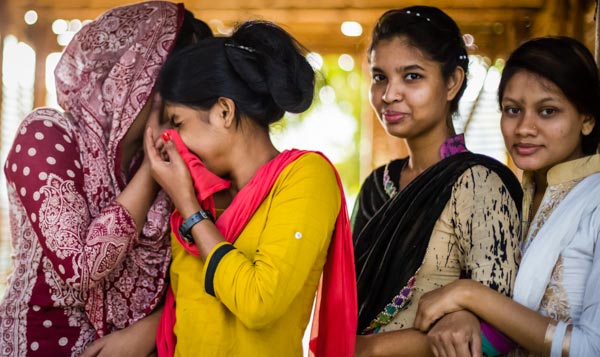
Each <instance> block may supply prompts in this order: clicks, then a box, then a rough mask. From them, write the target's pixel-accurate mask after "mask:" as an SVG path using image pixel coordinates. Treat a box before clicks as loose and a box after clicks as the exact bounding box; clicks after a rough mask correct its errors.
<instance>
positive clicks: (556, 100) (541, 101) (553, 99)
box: [502, 96, 560, 104]
mask: <svg viewBox="0 0 600 357" xmlns="http://www.w3.org/2000/svg"><path fill="white" fill-rule="evenodd" d="M505 101H507V102H513V103H523V101H522V100H518V99H514V98H511V97H506V96H505V97H504V98H503V99H502V102H503V103H504V102H505ZM559 101H560V100H559V99H558V98H555V97H544V98H542V99H540V100H536V101H535V103H536V104H544V103H546V102H559Z"/></svg>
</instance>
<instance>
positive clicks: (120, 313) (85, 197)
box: [0, 1, 212, 356]
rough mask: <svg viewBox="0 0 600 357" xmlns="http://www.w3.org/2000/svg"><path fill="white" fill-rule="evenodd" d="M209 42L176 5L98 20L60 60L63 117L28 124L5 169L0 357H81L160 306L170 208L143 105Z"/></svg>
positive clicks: (55, 114) (38, 113)
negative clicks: (177, 62)
mask: <svg viewBox="0 0 600 357" xmlns="http://www.w3.org/2000/svg"><path fill="white" fill-rule="evenodd" d="M211 35H212V34H211V32H210V29H209V28H208V27H207V26H206V25H205V24H204V23H202V22H201V21H199V20H196V19H194V18H193V16H192V15H191V13H189V11H186V10H185V9H184V8H183V6H181V5H175V4H172V3H167V2H159V1H156V2H147V3H140V4H135V5H131V6H124V7H119V8H115V9H112V10H110V11H108V12H106V13H105V14H103V15H102V16H100V17H99V18H98V19H97V20H95V21H93V22H92V23H90V24H89V25H87V26H85V27H84V28H83V29H82V30H81V31H80V32H79V33H78V34H77V35H76V36H75V38H74V39H73V41H72V42H71V43H70V44H69V46H68V47H67V48H66V49H65V52H64V53H63V56H62V58H61V60H60V62H59V64H58V66H57V67H56V71H55V77H56V83H57V84H56V86H57V93H58V102H59V103H60V105H61V107H62V108H63V109H64V112H61V111H57V110H54V109H50V108H41V109H36V110H35V111H33V112H32V113H31V114H29V115H28V116H27V117H26V118H25V119H24V120H23V122H22V124H21V126H20V127H19V130H18V132H17V134H16V137H15V141H14V144H13V146H12V148H11V151H10V153H9V155H8V159H7V161H6V164H5V166H4V172H5V174H6V177H7V182H8V195H9V200H10V222H11V228H12V248H13V274H12V276H11V277H10V279H9V285H8V289H7V293H6V295H5V297H4V299H3V301H2V303H1V304H0V356H6V355H10V356H21V355H30V356H35V355H60V356H67V355H79V354H80V353H81V352H82V351H83V350H84V349H85V347H86V346H88V345H89V343H90V342H91V341H93V340H94V339H96V338H98V337H101V336H104V335H106V334H109V333H110V332H112V331H116V330H119V329H123V328H125V327H127V326H129V325H131V324H133V323H135V322H137V321H139V320H141V319H143V318H144V317H146V316H148V315H149V314H150V313H151V312H152V311H153V310H154V309H155V308H156V307H157V305H158V304H159V302H160V301H161V298H162V296H163V293H164V291H165V278H166V276H167V269H168V264H169V261H170V257H171V253H170V248H169V239H168V233H167V228H168V217H169V214H170V213H171V210H172V207H171V204H170V202H169V201H168V199H167V197H166V195H165V194H164V193H163V192H159V186H158V185H157V184H156V182H155V181H154V179H153V178H152V176H151V175H150V171H149V165H148V161H147V159H146V158H145V156H144V155H143V146H142V143H143V132H144V128H145V127H147V126H153V127H155V128H156V129H158V127H159V126H160V124H159V116H160V115H159V114H160V110H161V108H160V106H159V105H154V106H153V105H152V102H153V101H152V100H151V98H152V91H153V87H154V84H155V82H156V78H157V76H158V72H159V69H160V68H161V66H162V65H163V63H164V62H165V60H166V58H167V56H168V55H169V54H170V53H171V52H173V50H174V49H175V50H176V49H177V48H180V47H182V46H185V45H186V44H188V43H191V42H194V41H195V40H196V39H198V38H201V37H205V36H211ZM148 347H149V348H153V346H148ZM138 352H141V351H138ZM148 352H150V351H148Z"/></svg>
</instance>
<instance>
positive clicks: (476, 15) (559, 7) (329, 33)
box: [0, 0, 593, 58]
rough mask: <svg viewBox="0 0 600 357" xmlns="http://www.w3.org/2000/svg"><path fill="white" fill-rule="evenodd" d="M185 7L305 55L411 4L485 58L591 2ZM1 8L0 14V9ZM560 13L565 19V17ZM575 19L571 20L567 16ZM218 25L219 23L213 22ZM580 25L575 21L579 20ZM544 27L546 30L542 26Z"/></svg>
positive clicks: (190, 1)
mask: <svg viewBox="0 0 600 357" xmlns="http://www.w3.org/2000/svg"><path fill="white" fill-rule="evenodd" d="M183 2H184V4H185V5H186V7H187V8H188V9H190V10H192V11H193V12H194V13H195V14H196V16H197V17H199V18H201V19H203V20H204V21H206V22H208V23H210V25H211V26H212V27H213V29H214V30H217V27H219V26H220V25H219V24H220V23H223V24H224V26H225V27H228V26H232V25H233V24H234V23H235V22H239V21H242V20H245V19H249V18H261V19H267V20H272V21H275V22H277V23H279V24H281V25H282V26H284V27H285V28H287V29H288V30H289V31H290V32H291V33H292V34H293V35H294V36H295V37H296V38H298V40H300V42H302V43H303V44H304V45H305V46H306V47H308V48H309V49H311V50H315V51H319V52H322V53H327V52H335V53H340V52H350V53H352V52H362V51H364V48H365V47H366V45H367V44H368V35H369V32H370V29H371V27H372V25H373V23H374V22H375V21H376V20H377V18H378V17H379V16H380V15H381V14H382V13H383V12H384V11H385V10H387V9H390V8H394V7H404V6H409V5H415V4H429V5H435V6H438V7H440V8H442V9H444V10H445V11H446V12H447V13H448V14H449V15H450V16H452V17H453V18H454V19H455V20H456V21H457V22H458V24H459V26H460V27H461V29H462V30H463V32H464V33H470V34H472V35H473V36H474V37H475V41H476V44H477V46H478V48H479V51H480V52H481V53H483V54H485V55H488V56H490V57H492V58H493V57H496V56H499V55H503V54H505V53H506V52H507V51H509V50H510V48H512V47H513V46H514V45H516V44H517V43H518V42H520V40H522V39H523V38H525V37H527V36H529V35H530V34H531V32H532V31H533V30H535V28H536V27H538V28H540V27H541V28H544V27H543V26H541V25H540V24H537V23H538V22H551V23H552V22H554V20H556V18H557V16H558V17H564V18H567V20H565V21H568V17H569V16H571V17H573V16H576V17H577V18H578V19H579V20H581V19H582V18H583V17H584V15H585V14H586V13H588V12H589V8H590V7H591V3H593V0H581V1H577V0H546V1H544V0H439V1H427V0H423V1H420V2H415V1H390V0H243V1H240V0H216V1H215V0H212V1H206V0H185V1H183ZM127 3H130V1H123V0H121V1H119V0H0V12H1V13H2V14H4V15H2V14H0V16H2V18H0V20H1V21H2V24H3V27H4V28H6V29H8V30H9V31H11V32H17V33H19V32H23V33H25V34H26V35H27V33H28V32H31V31H32V30H31V29H28V28H27V25H25V24H24V22H23V20H22V19H23V14H24V13H25V12H26V11H27V10H30V9H33V10H36V11H37V13H38V15H39V20H38V22H37V23H36V24H35V25H33V26H35V27H37V28H38V29H37V32H49V31H50V28H49V26H51V23H52V22H53V21H54V20H55V19H59V18H62V19H66V20H69V19H75V18H79V19H81V20H83V19H93V18H95V17H96V16H98V15H99V14H100V13H102V12H103V11H105V10H106V9H108V8H111V7H115V6H120V5H124V4H127ZM2 6H4V7H5V8H4V9H2V8H1V7H2ZM565 11H566V12H568V13H570V14H565ZM573 14H575V15H573ZM348 20H352V21H358V22H359V23H361V24H362V25H363V28H364V31H363V34H362V36H360V37H346V36H344V35H343V34H342V33H341V31H340V25H341V23H342V22H344V21H348ZM219 21H220V22H219ZM580 22H581V21H580ZM545 27H546V28H547V27H548V26H545Z"/></svg>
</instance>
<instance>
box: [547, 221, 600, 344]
mask: <svg viewBox="0 0 600 357" xmlns="http://www.w3.org/2000/svg"><path fill="white" fill-rule="evenodd" d="M598 213H599V212H598V210H596V212H595V216H598ZM596 219H597V218H596ZM599 235H600V232H598V231H596V236H599ZM595 241H596V245H595V249H594V258H593V259H594V260H593V263H592V269H591V272H590V275H589V277H588V278H587V283H586V286H585V292H584V294H583V304H582V310H581V311H582V312H581V317H580V319H579V322H578V323H577V324H576V325H574V326H573V331H572V335H571V349H570V353H571V356H598V355H600V248H599V246H598V242H599V240H598V238H596V240H595ZM557 337H558V336H557V335H554V339H557ZM565 338H566V337H565ZM554 339H553V342H554ZM559 342H560V341H559ZM561 345H562V343H559V344H557V346H556V348H555V344H554V343H553V344H552V347H553V348H552V352H553V355H554V353H555V352H556V353H560V352H559V351H558V347H562V346H561Z"/></svg>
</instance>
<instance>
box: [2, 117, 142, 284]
mask: <svg viewBox="0 0 600 357" xmlns="http://www.w3.org/2000/svg"><path fill="white" fill-rule="evenodd" d="M59 115H60V114H57V113H56V112H55V111H53V110H48V109H46V110H38V111H36V112H35V113H34V114H33V115H32V116H30V117H29V118H27V119H26V120H25V121H24V123H23V124H22V126H21V129H20V131H19V133H18V135H17V136H16V138H15V142H14V144H13V147H12V149H11V151H10V153H9V156H8V159H7V163H8V166H7V169H6V170H5V172H6V177H7V181H8V184H9V185H10V186H11V187H12V190H14V192H15V193H16V194H17V195H18V199H19V201H20V202H19V203H20V204H21V205H22V207H23V209H24V211H25V213H26V215H27V217H28V218H29V222H30V223H31V226H32V228H33V230H34V232H35V234H36V236H37V237H38V239H39V241H40V244H41V245H42V249H43V250H44V254H45V255H46V256H47V257H48V258H49V259H50V260H51V261H52V263H53V264H52V265H53V266H54V267H57V268H59V269H57V274H59V276H60V277H61V278H62V280H63V281H64V282H65V283H67V284H68V285H70V286H71V287H73V288H74V289H75V290H79V291H87V290H88V289H90V288H91V287H93V286H95V285H96V284H98V283H99V282H100V281H102V280H103V278H104V277H106V276H107V275H108V274H109V273H110V272H112V270H113V269H114V268H115V267H117V266H118V265H119V264H120V262H122V260H123V258H124V256H125V253H126V252H127V251H128V250H129V249H130V247H131V245H132V244H133V243H134V242H135V240H136V238H137V234H136V226H135V223H134V220H133V219H132V217H131V215H130V214H129V213H128V211H127V209H126V208H125V207H124V206H123V205H121V204H120V203H118V202H112V203H110V204H108V205H107V206H106V207H104V208H103V209H102V210H101V211H100V212H97V213H95V215H96V216H95V217H94V218H92V212H95V211H96V210H99V209H100V208H99V207H93V208H91V207H89V206H88V202H87V199H86V194H85V192H84V191H83V188H84V185H85V184H86V183H85V178H84V173H83V171H84V167H85V166H84V163H83V162H82V161H81V155H80V152H79V146H78V145H77V144H76V142H75V140H76V138H75V136H74V135H72V133H71V131H70V130H68V126H67V125H66V124H61V122H60V119H58V120H57V119H56V118H57V117H58V116H59ZM38 138H41V139H38ZM32 162H35V164H30V163H32ZM13 167H14V170H13ZM115 223H116V224H115ZM108 250H111V251H112V252H113V253H114V254H110V255H106V254H102V252H106V251H108Z"/></svg>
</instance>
